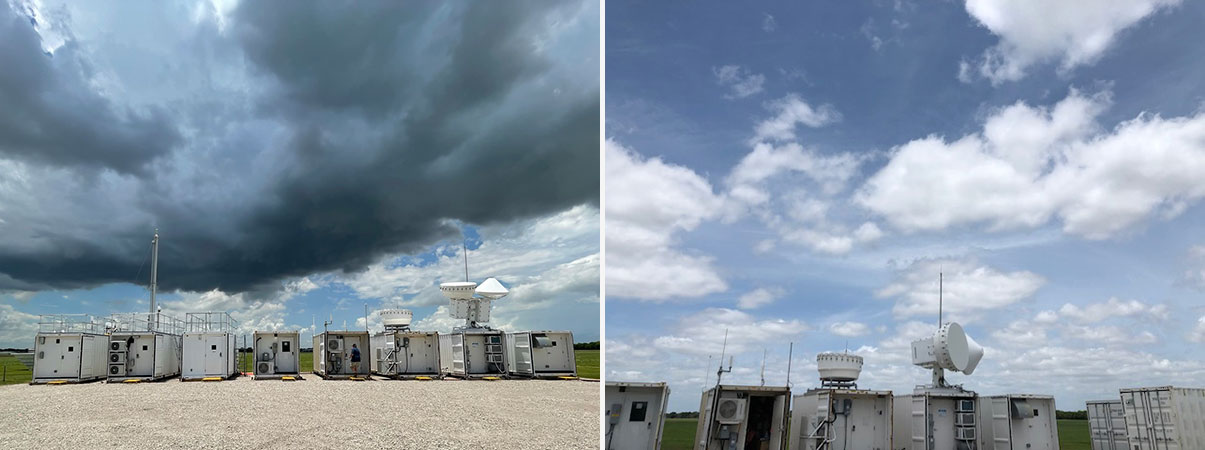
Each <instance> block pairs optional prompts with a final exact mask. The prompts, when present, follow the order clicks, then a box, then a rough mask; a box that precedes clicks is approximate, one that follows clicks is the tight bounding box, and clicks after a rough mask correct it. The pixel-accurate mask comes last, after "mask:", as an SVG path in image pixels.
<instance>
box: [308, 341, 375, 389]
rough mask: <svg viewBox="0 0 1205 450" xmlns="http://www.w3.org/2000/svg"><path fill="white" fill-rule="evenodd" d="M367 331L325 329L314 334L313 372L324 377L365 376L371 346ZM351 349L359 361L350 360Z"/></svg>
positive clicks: (367, 370)
mask: <svg viewBox="0 0 1205 450" xmlns="http://www.w3.org/2000/svg"><path fill="white" fill-rule="evenodd" d="M369 347H370V345H369V339H368V332H367V331H327V332H324V333H322V334H318V335H315V336H314V374H316V375H318V376H320V377H322V378H326V379H346V378H351V377H363V378H367V377H368V376H369V373H370V372H371V370H372V368H371V367H370V364H371V363H370V361H369V360H370V356H369V355H371V348H369ZM353 349H355V350H359V352H360V361H358V362H352V355H353V353H354V352H353Z"/></svg>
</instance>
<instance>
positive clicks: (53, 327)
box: [38, 314, 105, 334]
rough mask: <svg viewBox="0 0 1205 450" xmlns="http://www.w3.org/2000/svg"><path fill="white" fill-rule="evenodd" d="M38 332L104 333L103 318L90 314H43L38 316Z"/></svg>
mask: <svg viewBox="0 0 1205 450" xmlns="http://www.w3.org/2000/svg"><path fill="white" fill-rule="evenodd" d="M38 332H39V333H94V334H104V333H105V320H104V319H99V318H97V317H95V316H92V315H90V314H43V315H40V316H38Z"/></svg>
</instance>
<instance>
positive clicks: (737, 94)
mask: <svg viewBox="0 0 1205 450" xmlns="http://www.w3.org/2000/svg"><path fill="white" fill-rule="evenodd" d="M711 71H712V73H714V74H715V78H716V82H717V83H719V84H720V85H721V86H727V87H728V88H730V89H731V90H732V92H730V93H729V94H727V95H725V96H724V98H728V99H737V98H745V97H748V96H750V95H753V94H756V93H759V92H761V91H762V85H763V84H765V82H766V76H765V75H762V74H760V73H751V72H749V70H748V69H745V68H742V67H741V66H737V65H728V66H722V67H718V68H712V69H711Z"/></svg>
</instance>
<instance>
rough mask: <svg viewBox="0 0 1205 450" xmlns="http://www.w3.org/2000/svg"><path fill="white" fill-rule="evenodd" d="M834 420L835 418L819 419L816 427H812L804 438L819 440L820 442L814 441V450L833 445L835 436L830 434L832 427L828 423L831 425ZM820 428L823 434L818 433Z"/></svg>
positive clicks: (822, 449)
mask: <svg viewBox="0 0 1205 450" xmlns="http://www.w3.org/2000/svg"><path fill="white" fill-rule="evenodd" d="M835 420H836V419H835V418H834V419H824V420H822V421H820V423H818V424H816V428H815V429H813V430H812V432H811V434H809V435H808V436H807V437H806V438H805V439H808V440H819V441H820V442H817V443H816V450H824V449H827V448H830V447H831V446H832V445H833V440H835V439H836V436H832V433H833V427H830V426H829V425H831V424H832V423H833V422H834V421H835ZM821 430H823V433H824V434H823V435H822V434H820V433H821Z"/></svg>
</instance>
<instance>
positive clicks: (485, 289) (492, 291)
mask: <svg viewBox="0 0 1205 450" xmlns="http://www.w3.org/2000/svg"><path fill="white" fill-rule="evenodd" d="M476 292H477V295H480V296H482V297H485V298H488V299H490V300H497V299H500V298H502V297H506V294H509V293H510V291H508V290H506V286H503V285H502V283H499V282H498V279H497V278H493V277H490V278H486V280H485V281H483V282H481V285H480V286H477V289H476Z"/></svg>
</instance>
